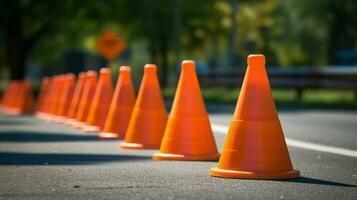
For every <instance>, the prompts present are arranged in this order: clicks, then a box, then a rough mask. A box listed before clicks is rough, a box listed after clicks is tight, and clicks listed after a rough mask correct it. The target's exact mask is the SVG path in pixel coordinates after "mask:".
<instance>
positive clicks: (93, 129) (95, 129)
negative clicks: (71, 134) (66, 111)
mask: <svg viewBox="0 0 357 200" xmlns="http://www.w3.org/2000/svg"><path fill="white" fill-rule="evenodd" d="M81 130H82V131H83V132H99V131H100V127H99V126H90V125H86V126H82V127H81Z"/></svg>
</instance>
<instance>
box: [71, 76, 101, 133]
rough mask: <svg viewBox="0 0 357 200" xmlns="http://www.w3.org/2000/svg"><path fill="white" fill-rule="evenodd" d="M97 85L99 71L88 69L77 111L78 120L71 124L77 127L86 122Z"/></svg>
mask: <svg viewBox="0 0 357 200" xmlns="http://www.w3.org/2000/svg"><path fill="white" fill-rule="evenodd" d="M96 85H97V72H95V71H88V72H87V73H86V81H85V83H84V88H83V94H82V97H81V100H80V102H79V105H78V111H77V113H76V122H74V123H72V124H71V125H73V126H74V127H76V128H81V127H82V126H84V125H85V123H86V120H87V116H88V112H89V108H90V105H91V102H92V99H93V96H94V92H95V87H96Z"/></svg>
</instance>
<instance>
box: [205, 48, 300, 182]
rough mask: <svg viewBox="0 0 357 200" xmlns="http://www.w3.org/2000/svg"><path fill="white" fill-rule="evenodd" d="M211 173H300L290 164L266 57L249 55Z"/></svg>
mask: <svg viewBox="0 0 357 200" xmlns="http://www.w3.org/2000/svg"><path fill="white" fill-rule="evenodd" d="M210 174H211V175H212V176H217V177H225V178H248V179H290V178H298V177H300V172H299V171H296V170H294V169H293V168H292V164H291V161H290V157H289V152H288V149H287V146H286V143H285V138H284V134H283V131H282V128H281V125H280V121H279V118H278V115H277V112H276V108H275V104H274V100H273V97H272V93H271V89H270V84H269V80H268V76H267V73H266V69H265V57H264V56H263V55H261V54H257V55H249V56H248V67H247V71H246V74H245V77H244V81H243V85H242V89H241V92H240V95H239V99H238V103H237V107H236V110H235V112H234V115H233V119H232V121H231V124H230V128H229V131H228V135H227V137H226V139H225V143H224V146H223V150H222V155H221V158H220V160H219V163H218V166H217V167H215V168H213V169H211V170H210Z"/></svg>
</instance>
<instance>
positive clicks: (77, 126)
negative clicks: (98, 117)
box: [72, 121, 88, 129]
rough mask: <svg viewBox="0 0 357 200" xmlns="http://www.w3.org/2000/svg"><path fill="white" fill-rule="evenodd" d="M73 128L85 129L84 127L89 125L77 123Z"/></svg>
mask: <svg viewBox="0 0 357 200" xmlns="http://www.w3.org/2000/svg"><path fill="white" fill-rule="evenodd" d="M72 126H73V127H74V128H77V129H83V127H85V126H88V125H87V123H86V122H79V121H77V122H75V123H73V124H72Z"/></svg>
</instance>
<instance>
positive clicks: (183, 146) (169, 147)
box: [153, 116, 220, 160]
mask: <svg viewBox="0 0 357 200" xmlns="http://www.w3.org/2000/svg"><path fill="white" fill-rule="evenodd" d="M197 124H199V125H200V126H195V125H197ZM178 130H179V131H180V132H181V133H210V132H211V127H210V123H209V120H208V118H207V117H206V116H195V117H192V116H190V117H182V116H177V117H174V118H169V121H168V122H167V126H166V130H165V133H166V132H167V133H178V132H177V131H178ZM187 147H191V148H187ZM215 147H216V143H215V141H214V140H207V138H206V137H205V136H204V135H198V134H197V135H194V134H190V135H185V134H171V135H166V136H165V137H164V138H163V141H162V144H161V147H160V153H156V154H154V156H153V159H154V160H218V159H219V157H220V154H219V153H218V152H217V149H216V148H215ZM173 152H175V153H173ZM195 154H196V155H195Z"/></svg>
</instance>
